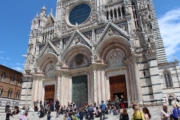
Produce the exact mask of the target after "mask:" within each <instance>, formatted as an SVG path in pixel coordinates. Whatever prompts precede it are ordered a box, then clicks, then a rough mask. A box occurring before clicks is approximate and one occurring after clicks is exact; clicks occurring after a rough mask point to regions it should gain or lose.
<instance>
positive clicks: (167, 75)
mask: <svg viewBox="0 0 180 120" xmlns="http://www.w3.org/2000/svg"><path fill="white" fill-rule="evenodd" d="M164 80H165V85H166V88H171V87H173V83H172V78H171V74H170V73H169V71H165V72H164Z"/></svg>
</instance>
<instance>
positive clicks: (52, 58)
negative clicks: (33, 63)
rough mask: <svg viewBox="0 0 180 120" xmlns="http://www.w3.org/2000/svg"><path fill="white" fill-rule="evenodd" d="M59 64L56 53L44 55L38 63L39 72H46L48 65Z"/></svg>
mask: <svg viewBox="0 0 180 120" xmlns="http://www.w3.org/2000/svg"><path fill="white" fill-rule="evenodd" d="M57 62H58V56H57V55H56V54H54V53H46V54H44V55H43V56H42V57H41V58H40V59H39V60H38V62H37V67H38V70H40V71H42V72H45V69H46V67H47V65H48V64H52V63H54V64H56V63H57Z"/></svg>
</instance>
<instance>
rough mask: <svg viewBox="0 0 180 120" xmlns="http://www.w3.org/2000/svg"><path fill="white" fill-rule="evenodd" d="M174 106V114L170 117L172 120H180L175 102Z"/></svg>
mask: <svg viewBox="0 0 180 120" xmlns="http://www.w3.org/2000/svg"><path fill="white" fill-rule="evenodd" d="M172 106H173V111H172V114H171V115H170V117H171V118H173V119H174V120H178V116H179V115H178V109H177V107H176V102H175V101H173V102H172Z"/></svg>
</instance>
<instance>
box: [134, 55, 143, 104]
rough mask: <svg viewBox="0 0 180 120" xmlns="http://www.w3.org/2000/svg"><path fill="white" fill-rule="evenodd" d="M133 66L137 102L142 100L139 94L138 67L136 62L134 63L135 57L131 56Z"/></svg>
mask: <svg viewBox="0 0 180 120" xmlns="http://www.w3.org/2000/svg"><path fill="white" fill-rule="evenodd" d="M133 67H134V75H135V82H136V89H137V90H136V91H137V100H138V102H142V99H141V95H140V90H141V89H140V87H141V85H140V82H139V77H138V73H137V71H138V68H137V64H136V61H135V58H133Z"/></svg>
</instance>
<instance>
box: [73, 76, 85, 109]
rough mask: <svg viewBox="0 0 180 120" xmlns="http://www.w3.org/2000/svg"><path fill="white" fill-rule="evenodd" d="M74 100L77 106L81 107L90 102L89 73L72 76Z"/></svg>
mask: <svg viewBox="0 0 180 120" xmlns="http://www.w3.org/2000/svg"><path fill="white" fill-rule="evenodd" d="M72 101H75V102H76V105H77V107H81V106H82V105H83V104H84V103H86V102H88V85H87V75H82V76H76V77H72Z"/></svg>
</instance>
